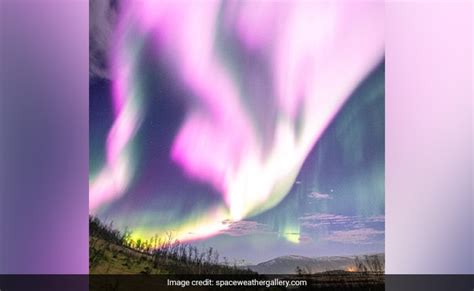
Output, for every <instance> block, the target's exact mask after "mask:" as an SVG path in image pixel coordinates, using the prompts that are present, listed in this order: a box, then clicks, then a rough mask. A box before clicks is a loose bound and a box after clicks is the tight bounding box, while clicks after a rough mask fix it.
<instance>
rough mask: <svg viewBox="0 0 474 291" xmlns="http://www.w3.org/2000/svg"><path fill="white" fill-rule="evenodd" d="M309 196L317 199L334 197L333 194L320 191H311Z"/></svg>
mask: <svg viewBox="0 0 474 291" xmlns="http://www.w3.org/2000/svg"><path fill="white" fill-rule="evenodd" d="M308 197H309V198H313V199H316V200H329V199H332V196H331V195H329V194H325V193H319V192H311V193H309V194H308Z"/></svg>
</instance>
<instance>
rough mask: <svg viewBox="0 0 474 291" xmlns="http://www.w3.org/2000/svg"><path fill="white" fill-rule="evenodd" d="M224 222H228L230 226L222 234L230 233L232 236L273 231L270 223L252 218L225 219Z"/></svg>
mask: <svg viewBox="0 0 474 291" xmlns="http://www.w3.org/2000/svg"><path fill="white" fill-rule="evenodd" d="M222 223H223V224H228V225H229V228H227V229H226V230H223V231H221V232H220V233H221V234H228V235H231V236H244V235H251V234H257V233H259V234H261V233H271V232H272V231H271V229H270V227H269V226H268V225H266V224H263V223H259V222H256V221H252V220H240V221H230V220H224V221H223V222H222Z"/></svg>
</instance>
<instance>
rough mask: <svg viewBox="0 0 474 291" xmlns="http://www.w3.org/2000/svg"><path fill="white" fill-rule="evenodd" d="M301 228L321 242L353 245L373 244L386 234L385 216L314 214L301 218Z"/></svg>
mask: <svg viewBox="0 0 474 291" xmlns="http://www.w3.org/2000/svg"><path fill="white" fill-rule="evenodd" d="M299 220H300V222H301V227H302V228H304V229H305V230H306V232H305V233H308V231H312V232H313V233H312V234H311V235H312V236H315V235H316V236H317V237H319V238H320V239H321V240H325V241H331V242H338V243H351V244H371V243H374V241H375V240H376V239H377V236H379V235H383V234H385V231H384V225H383V224H384V222H385V216H384V215H375V216H360V215H359V216H348V215H340V214H331V213H313V214H307V215H305V216H302V217H300V218H299ZM308 234H309V233H308Z"/></svg>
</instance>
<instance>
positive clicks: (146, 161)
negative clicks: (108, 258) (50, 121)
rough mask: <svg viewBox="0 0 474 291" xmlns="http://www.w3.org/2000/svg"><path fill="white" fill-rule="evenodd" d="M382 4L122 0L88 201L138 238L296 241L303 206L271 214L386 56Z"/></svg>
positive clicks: (289, 205)
mask: <svg viewBox="0 0 474 291" xmlns="http://www.w3.org/2000/svg"><path fill="white" fill-rule="evenodd" d="M383 15H384V7H383V3H378V2H373V1H372V2H367V3H365V2H348V1H331V2H323V1H314V2H308V1H287V2H286V1H283V2H271V1H268V2H264V1H260V2H257V1H255V2H253V1H247V2H240V1H204V2H200V1H195V2H189V1H186V2H184V1H152V0H150V1H124V2H123V3H122V4H121V8H120V13H118V16H117V19H116V25H115V26H114V29H113V32H112V33H111V37H110V46H109V49H108V52H109V54H108V60H109V71H110V81H108V82H109V83H108V84H110V85H109V86H108V87H107V88H108V89H107V91H106V92H107V93H106V94H105V95H108V96H110V99H109V100H108V101H100V102H101V104H100V106H98V107H101V108H108V109H107V110H109V111H107V114H106V115H107V118H103V117H100V118H97V120H98V121H97V120H95V119H94V118H95V117H91V120H92V121H91V126H92V127H94V126H96V125H95V124H98V122H101V123H102V124H101V125H97V126H96V127H97V128H99V129H97V128H92V129H91V173H90V181H89V184H90V193H89V201H90V202H89V209H90V213H91V214H94V215H98V216H100V217H103V218H105V219H109V220H111V221H113V222H114V224H115V225H116V226H117V227H119V228H121V229H125V228H130V229H132V230H133V236H134V237H137V238H138V237H140V238H150V237H152V236H154V235H157V234H158V235H164V234H165V233H167V232H173V236H174V237H175V238H177V239H179V240H180V241H196V240H198V241H199V240H203V239H212V238H215V239H219V238H218V237H221V236H222V235H228V236H232V234H233V233H238V234H240V235H237V236H236V237H238V238H240V237H241V236H246V235H247V236H248V235H250V236H252V235H253V234H252V233H253V231H255V229H257V230H258V231H259V232H260V233H263V234H264V235H272V234H276V237H279V238H283V239H285V240H287V241H288V242H289V243H291V244H296V245H298V244H300V243H302V242H303V241H304V240H305V237H306V235H305V234H303V233H302V229H303V228H304V227H302V226H301V225H302V222H304V223H306V225H309V224H308V222H309V220H308V219H306V220H304V217H303V218H301V216H303V214H304V213H301V215H300V216H295V215H291V217H290V216H287V215H286V213H281V217H279V218H275V216H274V215H270V214H269V213H272V212H271V211H272V210H273V211H274V210H275V209H282V207H283V208H287V209H289V210H288V213H289V212H294V211H295V208H298V207H299V206H298V204H297V203H296V202H294V199H293V200H291V199H290V196H291V195H289V194H290V193H293V192H295V191H296V192H297V191H302V190H298V188H301V187H300V186H302V185H301V184H299V180H300V179H299V178H298V177H299V176H301V175H302V173H303V172H302V171H303V170H302V169H303V168H304V164H305V162H307V161H308V157H309V155H310V153H311V152H312V151H315V147H316V146H317V145H318V144H319V142H320V139H321V137H322V136H323V134H324V133H325V132H326V131H327V129H328V127H329V126H330V125H331V124H332V123H334V122H335V120H337V119H336V118H337V116H338V114H339V112H340V111H341V110H342V109H341V108H343V106H344V105H345V104H347V103H348V102H349V98H350V97H351V96H352V95H353V93H354V90H355V89H356V88H358V86H360V84H361V83H362V82H363V81H364V80H366V78H367V76H369V74H370V73H371V72H373V71H374V70H376V69H377V68H378V67H380V63H381V61H383V57H384V24H383V22H384V19H383ZM91 98H92V97H91ZM91 102H92V101H91ZM94 102H99V101H94ZM94 104H96V103H93V104H92V105H91V110H92V111H93V110H94V108H98V107H97V106H96V105H94ZM91 114H93V113H91ZM382 117H383V116H382ZM382 138H383V137H382ZM382 142H383V140H382ZM377 166H380V164H377ZM305 183H306V182H305ZM318 183H319V182H318ZM377 183H378V182H377ZM305 187H306V186H305ZM313 188H314V187H313ZM313 190H314V189H313ZM314 191H321V190H320V189H315V190H314ZM296 192H295V193H296ZM310 193H312V192H309V193H306V192H305V193H303V194H302V193H300V194H299V195H300V196H301V195H305V197H306V198H305V199H308V200H311V199H312V200H311V201H312V203H316V204H317V203H319V204H320V205H322V204H324V203H328V202H327V201H319V200H323V199H325V197H329V196H328V195H329V194H322V195H318V196H315V197H319V198H318V199H315V198H311V196H308V195H309V194H310ZM325 195H326V196H325ZM334 195H336V193H334V194H331V196H334ZM382 195H383V193H382ZM313 196H314V195H313ZM283 203H285V205H286V206H283ZM292 203H293V204H292ZM295 203H296V204H295ZM377 205H379V204H377ZM292 207H293V208H292ZM380 210H381V209H380V207H378V208H377V209H376V211H375V212H376V213H375V214H380V213H379V212H380ZM382 210H383V209H382ZM270 217H272V218H270ZM256 218H258V220H259V221H256V220H255V219H256ZM275 219H276V220H275ZM302 219H303V220H302ZM275 221H277V222H275ZM275 223H276V224H275ZM275 225H277V226H278V227H276V228H277V229H275ZM236 230H238V232H236ZM250 230H251V231H250ZM216 236H217V237H216Z"/></svg>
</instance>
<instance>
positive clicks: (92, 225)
mask: <svg viewBox="0 0 474 291" xmlns="http://www.w3.org/2000/svg"><path fill="white" fill-rule="evenodd" d="M89 236H90V237H91V239H90V245H89V249H90V254H89V260H90V262H89V263H90V268H91V269H93V268H95V267H96V266H97V265H99V264H100V263H104V262H103V261H104V260H105V261H108V263H110V262H111V261H112V260H107V255H106V253H107V252H111V253H112V255H111V256H112V258H116V257H118V254H119V253H120V254H124V253H125V254H126V255H127V256H128V257H127V260H126V262H125V264H127V265H132V264H133V263H134V258H133V257H134V256H135V257H136V255H137V253H138V254H140V257H139V260H140V261H143V260H147V261H148V262H149V264H148V265H149V266H148V269H146V268H145V269H144V270H143V271H142V273H151V272H152V271H153V269H160V270H165V271H167V272H169V273H173V274H255V273H254V272H253V271H251V270H250V269H245V268H243V267H241V266H238V265H237V262H236V261H234V262H233V263H230V262H229V261H228V260H227V258H226V257H223V258H222V260H220V256H219V252H218V251H217V250H215V249H214V248H212V247H210V248H208V249H205V250H199V249H198V248H197V247H196V246H193V245H190V244H187V243H182V242H180V241H179V240H177V239H174V238H173V235H172V233H167V234H166V236H165V238H159V237H158V235H156V236H155V237H153V238H151V239H149V240H141V239H137V240H133V239H132V238H131V237H132V236H131V232H130V231H124V232H120V231H118V230H116V229H114V227H113V223H110V224H105V223H103V222H101V221H100V220H99V219H98V218H97V217H94V216H89ZM100 240H102V241H103V243H102V244H101V243H100ZM120 247H121V248H125V249H128V250H130V252H124V251H123V249H121V248H120Z"/></svg>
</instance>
